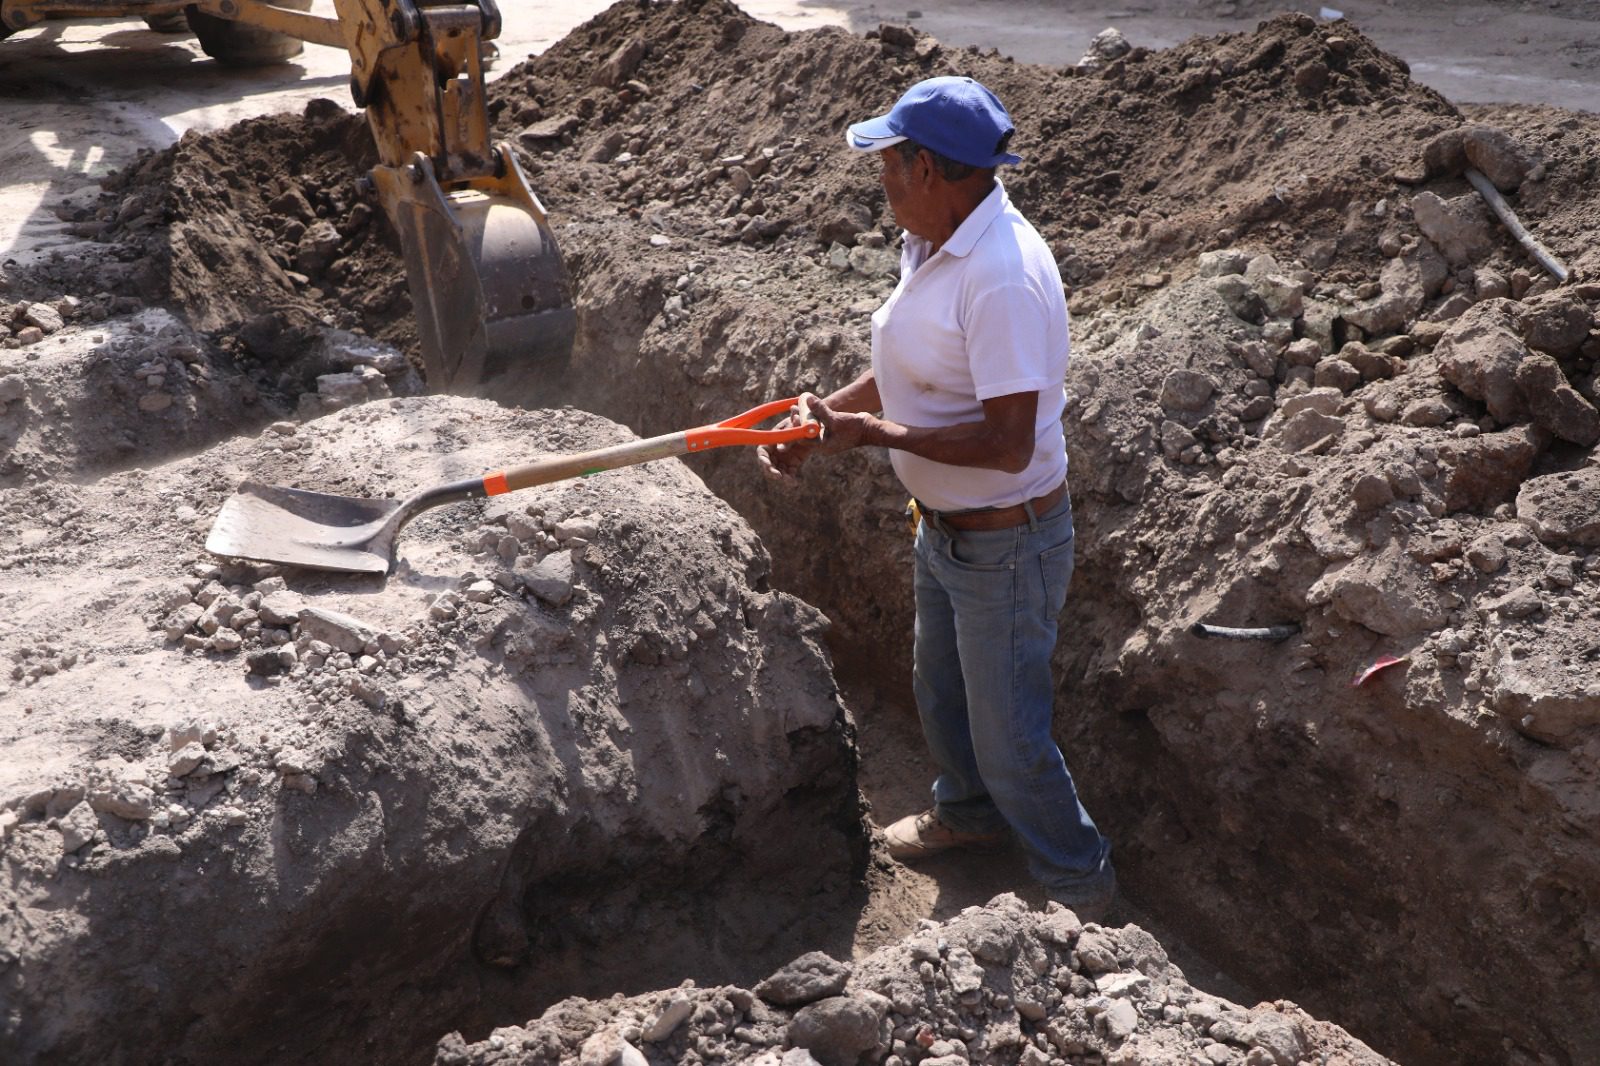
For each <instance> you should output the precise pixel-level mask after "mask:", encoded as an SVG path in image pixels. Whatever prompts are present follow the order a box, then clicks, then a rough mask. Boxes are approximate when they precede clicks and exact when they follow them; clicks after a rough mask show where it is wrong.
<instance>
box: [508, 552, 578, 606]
mask: <svg viewBox="0 0 1600 1066" xmlns="http://www.w3.org/2000/svg"><path fill="white" fill-rule="evenodd" d="M516 574H517V578H518V580H520V581H521V582H522V585H523V587H524V588H526V589H527V590H528V591H529V592H531V593H533V595H535V596H537V597H538V598H539V599H540V600H542V601H544V602H545V603H547V604H549V605H550V606H552V607H560V606H561V605H562V604H564V603H566V602H567V601H568V600H570V599H571V598H572V587H573V583H574V581H575V576H574V572H573V564H572V556H571V555H570V554H568V553H566V552H551V553H550V554H549V555H547V556H545V557H544V558H543V559H541V560H540V561H539V562H537V563H535V564H534V565H533V566H529V567H518V568H517V570H516Z"/></svg>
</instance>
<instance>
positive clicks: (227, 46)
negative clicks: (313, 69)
mask: <svg viewBox="0 0 1600 1066" xmlns="http://www.w3.org/2000/svg"><path fill="white" fill-rule="evenodd" d="M276 2H277V3H278V4H279V6H281V7H292V8H295V9H296V10H298V11H310V10H311V0H276ZM186 14H187V19H188V22H189V28H190V29H191V30H193V31H194V35H195V36H196V37H198V38H199V39H200V50H201V51H202V52H204V53H205V54H206V55H208V56H210V57H211V58H212V59H215V60H216V61H217V62H218V63H221V64H222V65H224V66H228V67H261V66H266V65H268V64H271V63H282V62H285V61H286V60H290V59H293V58H294V57H295V56H297V55H299V54H300V53H301V51H303V50H304V49H305V43H304V42H303V41H300V40H298V39H297V38H294V37H290V36H289V35H287V34H283V33H274V32H273V31H272V30H264V29H262V28H261V27H259V26H251V25H249V24H248V23H244V22H234V21H233V20H232V19H223V18H217V17H216V16H215V15H207V14H206V13H205V12H203V11H200V10H198V9H196V8H193V7H191V8H189V9H188V11H187V13H186Z"/></svg>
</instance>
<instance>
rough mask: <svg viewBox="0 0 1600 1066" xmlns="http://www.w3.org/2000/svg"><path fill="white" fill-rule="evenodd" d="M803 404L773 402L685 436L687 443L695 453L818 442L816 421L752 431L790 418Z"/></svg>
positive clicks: (797, 399)
mask: <svg viewBox="0 0 1600 1066" xmlns="http://www.w3.org/2000/svg"><path fill="white" fill-rule="evenodd" d="M799 402H800V397H798V396H791V397H789V398H788V399H787V400H773V401H772V402H771V403H764V404H762V405H761V406H759V407H752V408H750V410H748V411H746V412H744V413H743V414H740V415H734V416H733V417H732V418H725V419H723V420H722V421H721V422H718V423H716V424H715V425H711V426H701V427H700V428H698V429H691V430H687V431H685V432H684V435H683V436H684V440H685V441H686V442H687V443H688V445H689V450H690V451H691V452H703V451H706V450H707V449H709V448H724V447H727V446H728V445H730V444H787V443H789V442H790V441H797V440H815V439H816V438H817V437H818V436H820V435H821V434H822V425H821V423H819V422H816V421H814V420H808V421H805V422H802V423H800V424H799V425H797V426H790V427H788V428H787V429H752V428H751V427H752V426H755V425H757V424H758V423H761V422H765V421H766V420H767V419H769V418H774V417H776V416H778V415H784V414H788V413H789V410H790V408H793V407H795V406H796V405H797V404H799Z"/></svg>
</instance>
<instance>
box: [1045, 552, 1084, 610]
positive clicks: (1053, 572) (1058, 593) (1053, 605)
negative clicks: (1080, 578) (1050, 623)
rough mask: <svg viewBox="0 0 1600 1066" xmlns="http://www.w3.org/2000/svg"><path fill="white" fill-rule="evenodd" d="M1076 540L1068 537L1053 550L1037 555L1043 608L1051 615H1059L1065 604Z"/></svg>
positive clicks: (1070, 582)
mask: <svg viewBox="0 0 1600 1066" xmlns="http://www.w3.org/2000/svg"><path fill="white" fill-rule="evenodd" d="M1076 546H1077V538H1076V537H1075V536H1074V537H1068V538H1067V539H1066V540H1064V541H1062V542H1061V543H1060V544H1057V545H1056V546H1055V547H1054V548H1046V549H1045V550H1044V551H1042V552H1040V553H1039V576H1040V578H1042V579H1043V581H1044V596H1045V606H1046V607H1047V608H1048V609H1049V611H1050V613H1051V614H1052V615H1056V614H1060V613H1061V608H1062V607H1064V606H1066V603H1067V588H1068V586H1070V585H1071V584H1072V568H1073V561H1072V549H1073V548H1075V547H1076Z"/></svg>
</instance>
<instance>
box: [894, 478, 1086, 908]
mask: <svg viewBox="0 0 1600 1066" xmlns="http://www.w3.org/2000/svg"><path fill="white" fill-rule="evenodd" d="M1072 549H1073V532H1072V504H1071V501H1070V500H1067V499H1063V500H1062V501H1061V503H1060V504H1059V505H1057V506H1056V508H1055V509H1053V510H1052V511H1050V512H1049V513H1047V514H1043V515H1039V516H1037V520H1036V521H1033V522H1027V523H1024V524H1022V525H1020V526H1017V527H1015V528H1013V529H996V530H982V531H968V530H957V529H954V528H952V527H951V526H949V525H948V524H946V523H944V522H943V521H941V520H940V519H938V518H937V517H930V518H927V519H925V520H924V521H923V522H922V523H921V524H920V525H919V527H918V529H917V543H916V559H917V564H916V593H917V623H916V647H915V667H914V678H913V681H914V685H915V689H916V698H917V710H918V712H919V713H920V715H921V716H922V731H923V734H924V735H925V736H926V737H927V740H928V747H929V748H930V749H931V751H932V754H933V758H934V761H935V762H936V763H937V764H938V767H939V776H938V779H937V780H935V781H934V784H933V800H934V809H935V811H936V812H937V814H938V817H939V820H940V821H941V822H943V823H944V824H945V825H947V826H949V827H950V828H952V829H957V830H961V831H964V832H970V833H988V832H996V831H999V830H1002V829H1004V828H1005V827H1006V826H1007V825H1009V826H1010V827H1011V829H1012V830H1013V831H1014V832H1015V833H1016V834H1017V836H1018V837H1019V838H1020V839H1021V841H1022V844H1023V847H1024V848H1025V849H1026V850H1027V853H1028V863H1029V868H1030V870H1031V871H1032V873H1033V876H1034V877H1035V878H1037V879H1038V880H1039V882H1040V883H1042V884H1043V885H1044V886H1045V888H1046V890H1047V891H1049V893H1050V895H1051V897H1052V898H1054V899H1058V900H1060V901H1061V902H1063V903H1071V902H1074V901H1076V902H1089V901H1093V900H1097V899H1100V898H1102V897H1103V896H1105V895H1107V894H1109V892H1110V891H1111V890H1112V887H1113V886H1114V885H1115V883H1116V875H1115V873H1114V872H1113V869H1112V866H1111V844H1110V842H1109V841H1107V840H1106V839H1105V837H1103V836H1101V835H1100V831H1099V830H1098V829H1097V828H1095V824H1094V820H1093V819H1091V818H1090V817H1089V812H1088V811H1086V810H1084V809H1083V804H1082V803H1081V802H1079V800H1078V790H1077V788H1076V787H1075V786H1074V785H1073V783H1072V774H1071V773H1069V772H1068V770H1067V764H1066V760H1064V759H1063V758H1062V756H1061V749H1060V748H1059V747H1057V746H1056V742H1055V740H1054V738H1053V737H1052V736H1051V734H1050V720H1051V714H1052V709H1053V705H1054V692H1053V688H1054V686H1053V684H1052V681H1051V676H1050V656H1051V653H1052V652H1053V651H1054V650H1055V644H1056V618H1057V616H1058V615H1059V614H1060V613H1061V608H1062V605H1063V604H1065V603H1066V598H1067V586H1068V585H1069V584H1070V583H1071V581H1072Z"/></svg>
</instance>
